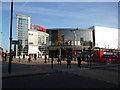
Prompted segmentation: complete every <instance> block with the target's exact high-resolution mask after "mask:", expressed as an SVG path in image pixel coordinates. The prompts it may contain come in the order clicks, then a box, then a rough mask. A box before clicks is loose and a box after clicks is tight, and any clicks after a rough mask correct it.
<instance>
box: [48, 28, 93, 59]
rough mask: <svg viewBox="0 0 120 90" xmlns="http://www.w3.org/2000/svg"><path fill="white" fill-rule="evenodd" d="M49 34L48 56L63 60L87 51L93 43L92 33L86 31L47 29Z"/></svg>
mask: <svg viewBox="0 0 120 90" xmlns="http://www.w3.org/2000/svg"><path fill="white" fill-rule="evenodd" d="M47 33H49V38H50V43H49V48H50V50H49V52H50V53H49V56H50V57H52V56H54V57H57V56H58V55H61V56H62V57H63V58H64V57H68V55H75V54H76V53H79V52H81V51H83V50H84V49H88V48H90V46H91V42H93V32H92V30H88V29H47Z"/></svg>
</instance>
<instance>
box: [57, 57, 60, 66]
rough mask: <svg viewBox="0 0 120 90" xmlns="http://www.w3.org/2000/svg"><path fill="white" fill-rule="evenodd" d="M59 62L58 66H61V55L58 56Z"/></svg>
mask: <svg viewBox="0 0 120 90" xmlns="http://www.w3.org/2000/svg"><path fill="white" fill-rule="evenodd" d="M57 62H58V64H60V65H61V56H60V55H59V56H58V60H57Z"/></svg>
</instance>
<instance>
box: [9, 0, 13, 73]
mask: <svg viewBox="0 0 120 90" xmlns="http://www.w3.org/2000/svg"><path fill="white" fill-rule="evenodd" d="M12 19H13V0H11V17H10V57H9V66H8V73H9V74H10V73H11V61H12V50H11V48H12Z"/></svg>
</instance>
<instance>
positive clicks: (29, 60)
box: [28, 55, 32, 63]
mask: <svg viewBox="0 0 120 90" xmlns="http://www.w3.org/2000/svg"><path fill="white" fill-rule="evenodd" d="M31 59H32V55H29V58H28V62H29V63H30V62H31Z"/></svg>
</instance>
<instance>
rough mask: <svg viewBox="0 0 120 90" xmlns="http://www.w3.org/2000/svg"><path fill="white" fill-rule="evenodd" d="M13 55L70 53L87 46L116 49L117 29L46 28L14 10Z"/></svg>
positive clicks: (77, 51) (82, 49) (117, 45)
mask: <svg viewBox="0 0 120 90" xmlns="http://www.w3.org/2000/svg"><path fill="white" fill-rule="evenodd" d="M16 16H17V40H18V41H19V44H18V45H17V47H16V56H18V55H22V56H23V55H29V54H32V55H34V54H36V55H37V56H44V55H48V56H50V57H51V56H52V55H54V57H57V56H58V55H61V56H63V57H66V56H67V55H74V54H77V53H81V52H82V51H84V50H89V49H90V48H91V47H102V48H112V49H118V48H119V44H118V29H113V28H107V27H101V26H92V27H90V28H89V29H80V28H51V29H50V28H49V29H45V28H43V27H41V26H38V25H34V24H31V17H30V16H25V15H19V14H17V15H16Z"/></svg>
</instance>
